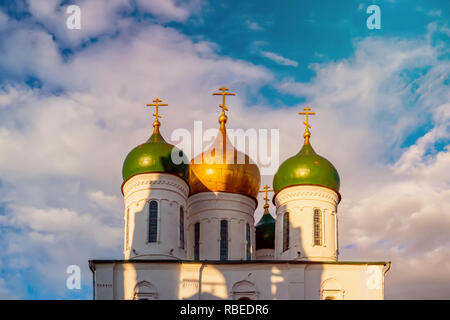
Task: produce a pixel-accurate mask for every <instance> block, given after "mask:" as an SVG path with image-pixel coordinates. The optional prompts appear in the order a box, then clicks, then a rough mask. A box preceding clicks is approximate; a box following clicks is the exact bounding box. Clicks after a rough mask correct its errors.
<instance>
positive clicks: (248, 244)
mask: <svg viewBox="0 0 450 320" xmlns="http://www.w3.org/2000/svg"><path fill="white" fill-rule="evenodd" d="M245 237H246V239H247V260H251V258H252V254H251V252H250V246H251V244H252V242H251V237H250V225H249V224H248V223H247V225H246V228H245Z"/></svg>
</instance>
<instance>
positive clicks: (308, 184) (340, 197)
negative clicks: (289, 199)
mask: <svg viewBox="0 0 450 320" xmlns="http://www.w3.org/2000/svg"><path fill="white" fill-rule="evenodd" d="M297 186H316V187H322V188H326V189H329V190H332V191H334V192H336V194H337V195H338V198H339V200H338V204H339V203H340V202H341V200H342V196H341V194H340V193H339V191H336V190H334V189H332V188H330V187H326V186H322V185H320V184H311V183H307V184H306V183H305V184H302V183H298V184H291V185H288V186H285V187H283V188H281V189H280V190H278V191H277V192H275V194H274V195H273V197H272V203H273V204H274V205H275V198H276V196H277V194H278V193H280V192H281V191H282V190H284V189H286V188H290V187H297Z"/></svg>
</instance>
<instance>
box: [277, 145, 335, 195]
mask: <svg viewBox="0 0 450 320" xmlns="http://www.w3.org/2000/svg"><path fill="white" fill-rule="evenodd" d="M294 185H317V186H322V187H327V188H330V189H332V190H334V191H336V192H337V193H338V194H339V185H340V179H339V174H338V172H337V170H336V168H335V167H334V166H333V164H331V162H330V161H328V160H327V159H325V158H324V157H321V156H319V155H318V154H317V153H316V152H315V151H314V149H313V147H312V146H311V144H310V143H309V141H308V140H307V141H305V144H304V145H303V148H302V149H301V150H300V152H299V153H297V154H296V155H295V156H293V157H291V158H289V159H287V160H286V161H284V162H283V163H282V164H281V166H280V167H279V168H278V171H277V173H276V174H275V176H274V178H273V189H274V191H275V193H277V192H278V191H280V190H281V189H283V188H285V187H289V186H294Z"/></svg>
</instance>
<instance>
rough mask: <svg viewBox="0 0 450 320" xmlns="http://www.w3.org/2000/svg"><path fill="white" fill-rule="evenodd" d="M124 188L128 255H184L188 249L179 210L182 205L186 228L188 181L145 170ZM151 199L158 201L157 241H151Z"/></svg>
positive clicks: (156, 257)
mask: <svg viewBox="0 0 450 320" xmlns="http://www.w3.org/2000/svg"><path fill="white" fill-rule="evenodd" d="M122 190H123V194H124V202H125V214H124V220H125V228H124V257H125V259H131V258H144V259H152V258H155V259H161V258H165V259H167V258H169V257H176V258H180V259H184V258H185V257H186V251H185V249H183V248H181V247H180V240H179V239H180V228H179V212H180V207H183V208H184V220H185V222H184V224H185V228H186V222H187V219H186V217H187V197H188V193H189V187H188V185H187V183H186V182H185V181H184V180H183V179H181V178H180V177H177V176H175V175H171V174H165V173H145V174H139V175H136V176H134V177H131V178H130V179H129V180H128V181H126V183H125V184H124V185H123V189H122ZM152 200H155V201H157V203H158V232H157V242H152V243H149V242H148V230H149V229H148V228H149V203H150V201H152ZM186 246H187V242H186V232H185V245H184V247H185V248H186Z"/></svg>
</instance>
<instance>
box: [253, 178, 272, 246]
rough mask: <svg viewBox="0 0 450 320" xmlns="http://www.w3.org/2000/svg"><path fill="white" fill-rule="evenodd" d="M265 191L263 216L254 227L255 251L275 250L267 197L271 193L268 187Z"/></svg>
mask: <svg viewBox="0 0 450 320" xmlns="http://www.w3.org/2000/svg"><path fill="white" fill-rule="evenodd" d="M264 189H265V191H261V192H266V197H265V198H264V200H266V203H265V204H264V214H263V215H262V217H261V219H260V220H259V222H258V223H257V224H256V226H255V235H256V250H259V249H275V219H274V218H273V217H272V215H271V214H270V212H269V203H268V202H269V197H268V192H269V191H273V190H269V186H266V187H265V188H264Z"/></svg>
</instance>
